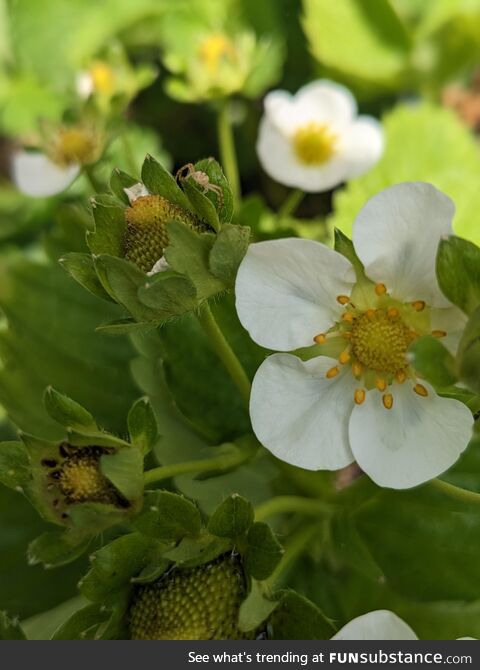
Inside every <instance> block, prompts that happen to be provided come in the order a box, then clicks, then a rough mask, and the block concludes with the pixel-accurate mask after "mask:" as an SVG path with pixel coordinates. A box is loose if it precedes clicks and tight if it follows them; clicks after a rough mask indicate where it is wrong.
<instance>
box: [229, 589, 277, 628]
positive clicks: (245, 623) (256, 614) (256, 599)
mask: <svg viewBox="0 0 480 670" xmlns="http://www.w3.org/2000/svg"><path fill="white" fill-rule="evenodd" d="M278 605H279V602H278V600H276V599H275V597H273V596H272V595H271V594H270V593H268V592H267V589H265V588H264V587H263V586H262V584H261V583H260V582H257V580H256V579H252V580H251V586H250V592H249V594H248V596H247V597H246V598H245V600H244V601H243V603H242V604H241V605H240V609H239V612H238V627H239V629H240V630H241V631H242V632H244V633H248V632H249V631H251V630H257V629H258V628H259V627H260V626H261V624H262V623H264V622H265V621H266V620H267V619H268V618H269V617H270V616H271V614H272V612H273V611H274V610H275V609H276V608H277V607H278Z"/></svg>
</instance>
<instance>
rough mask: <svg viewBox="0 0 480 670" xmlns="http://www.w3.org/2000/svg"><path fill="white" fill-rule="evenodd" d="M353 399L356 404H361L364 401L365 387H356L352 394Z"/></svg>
mask: <svg viewBox="0 0 480 670" xmlns="http://www.w3.org/2000/svg"><path fill="white" fill-rule="evenodd" d="M353 399H354V400H355V403H356V404H357V405H361V404H362V403H363V402H365V389H356V390H355V393H354V394H353Z"/></svg>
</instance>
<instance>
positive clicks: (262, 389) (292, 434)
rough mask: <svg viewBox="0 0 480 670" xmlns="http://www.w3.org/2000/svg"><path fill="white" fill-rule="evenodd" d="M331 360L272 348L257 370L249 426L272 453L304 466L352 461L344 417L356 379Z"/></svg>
mask: <svg viewBox="0 0 480 670" xmlns="http://www.w3.org/2000/svg"><path fill="white" fill-rule="evenodd" d="M335 364H336V361H335V360H334V359H332V358H327V357H323V356H322V357H319V358H312V359H311V360H309V361H306V362H304V361H301V360H300V359H299V358H297V357H296V356H292V355H291V354H273V355H272V356H269V357H268V358H267V359H266V360H265V361H264V362H263V363H262V365H261V366H260V368H259V369H258V370H257V373H256V375H255V378H254V380H253V385H252V394H251V398H250V417H251V420H252V427H253V430H254V432H255V434H256V436H257V438H258V439H259V440H260V442H261V443H262V444H263V445H264V446H265V447H266V448H267V449H268V450H269V451H271V452H272V454H274V455H275V456H276V457H277V458H279V459H280V460H282V461H285V462H286V463H290V464H291V465H296V466H297V467H300V468H305V469H306V470H338V469H340V468H343V467H345V466H346V465H349V464H350V463H352V461H353V456H352V452H351V450H350V447H349V445H348V419H349V416H350V413H351V411H352V407H353V403H354V401H353V394H354V390H355V386H356V382H355V380H354V378H353V377H352V375H351V374H350V373H349V371H348V370H342V371H341V372H340V374H339V375H338V376H337V377H334V378H333V379H327V378H326V376H325V375H326V372H327V370H329V369H330V368H331V367H332V366H334V365H335Z"/></svg>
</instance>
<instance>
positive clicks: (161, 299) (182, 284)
mask: <svg viewBox="0 0 480 670" xmlns="http://www.w3.org/2000/svg"><path fill="white" fill-rule="evenodd" d="M138 297H139V299H140V301H141V302H142V303H143V304H144V305H146V306H147V307H150V308H151V309H152V310H155V318H156V319H158V321H159V323H164V322H165V321H168V320H170V319H171V318H172V317H176V316H181V315H182V314H186V313H187V312H191V311H193V310H194V309H196V307H197V306H198V300H197V292H196V290H195V287H194V286H193V284H192V282H191V281H190V280H189V279H187V278H186V277H183V276H182V275H179V274H175V273H173V272H168V271H166V272H161V273H159V274H157V275H155V276H154V277H152V280H151V281H148V282H147V283H146V284H145V285H144V286H141V287H140V288H139V289H138Z"/></svg>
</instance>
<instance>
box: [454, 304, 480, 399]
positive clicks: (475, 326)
mask: <svg viewBox="0 0 480 670" xmlns="http://www.w3.org/2000/svg"><path fill="white" fill-rule="evenodd" d="M457 360H458V372H459V376H460V379H461V380H462V381H463V382H464V383H465V384H466V385H467V386H468V387H469V388H470V389H472V390H473V391H475V393H477V394H480V307H477V309H476V310H475V311H474V312H473V314H472V315H471V317H470V319H469V321H468V323H467V325H466V327H465V330H464V332H463V335H462V339H461V340H460V344H459V345H458V354H457Z"/></svg>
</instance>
